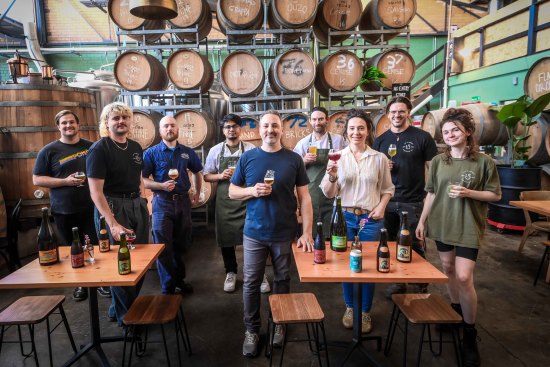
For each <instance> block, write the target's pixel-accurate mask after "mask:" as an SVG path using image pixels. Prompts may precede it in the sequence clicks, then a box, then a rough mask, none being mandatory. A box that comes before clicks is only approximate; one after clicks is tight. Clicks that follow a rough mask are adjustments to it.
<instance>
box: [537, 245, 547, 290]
mask: <svg viewBox="0 0 550 367" xmlns="http://www.w3.org/2000/svg"><path fill="white" fill-rule="evenodd" d="M542 244H543V245H544V247H545V248H544V252H543V254H542V258H541V259H540V265H539V270H537V275H535V282H534V283H533V285H537V280H539V276H540V272H541V271H542V267H543V265H544V260H545V259H546V256H548V249H549V248H550V241H543V242H542ZM549 279H550V265H548V273H547V275H546V281H548V280H549Z"/></svg>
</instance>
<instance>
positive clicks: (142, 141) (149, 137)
mask: <svg viewBox="0 0 550 367" xmlns="http://www.w3.org/2000/svg"><path fill="white" fill-rule="evenodd" d="M133 112H134V119H133V121H132V126H131V127H130V134H129V135H128V137H129V138H130V139H133V140H135V141H137V142H138V143H139V145H141V147H142V148H143V150H145V149H147V148H149V147H150V146H153V145H155V144H158V143H159V142H160V133H159V121H160V119H161V118H162V115H161V114H160V113H158V112H154V111H151V112H147V111H141V110H134V111H133Z"/></svg>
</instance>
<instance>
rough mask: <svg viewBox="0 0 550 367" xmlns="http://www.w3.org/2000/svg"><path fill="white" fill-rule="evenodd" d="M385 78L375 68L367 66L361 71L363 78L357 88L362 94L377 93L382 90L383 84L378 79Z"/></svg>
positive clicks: (380, 71)
mask: <svg viewBox="0 0 550 367" xmlns="http://www.w3.org/2000/svg"><path fill="white" fill-rule="evenodd" d="M386 78H387V76H386V75H385V74H384V73H383V72H382V70H380V69H378V68H377V67H376V66H369V67H368V68H365V70H364V71H363V77H362V78H361V80H360V81H359V87H360V88H361V89H362V90H363V91H364V92H373V91H378V90H380V88H384V84H383V83H382V81H381V80H380V79H386Z"/></svg>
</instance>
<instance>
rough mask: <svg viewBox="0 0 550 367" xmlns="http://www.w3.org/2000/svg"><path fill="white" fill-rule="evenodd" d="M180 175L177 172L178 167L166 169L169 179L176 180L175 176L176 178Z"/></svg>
mask: <svg viewBox="0 0 550 367" xmlns="http://www.w3.org/2000/svg"><path fill="white" fill-rule="evenodd" d="M179 175H180V173H179V172H178V169H177V168H170V170H169V171H168V177H170V179H171V180H174V181H175V180H176V178H178V177H179Z"/></svg>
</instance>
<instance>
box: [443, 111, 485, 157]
mask: <svg viewBox="0 0 550 367" xmlns="http://www.w3.org/2000/svg"><path fill="white" fill-rule="evenodd" d="M447 122H452V123H454V124H455V125H456V126H457V127H458V128H459V129H460V130H461V131H462V132H463V133H469V134H470V135H469V136H467V137H466V152H467V153H466V158H467V159H469V160H471V161H475V160H476V156H477V153H478V152H479V146H478V145H477V141H476V138H475V132H476V123H475V121H474V116H473V115H472V113H471V112H470V111H468V110H467V109H464V108H449V109H448V110H447V111H446V112H445V114H444V115H443V118H442V119H441V124H440V125H439V129H440V130H443V125H444V124H445V123H447ZM441 134H442V135H443V132H441ZM443 153H444V154H445V157H444V158H443V161H444V162H445V163H447V164H450V163H451V161H452V156H451V147H450V146H448V145H447V146H446V147H445V150H444V151H443Z"/></svg>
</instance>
